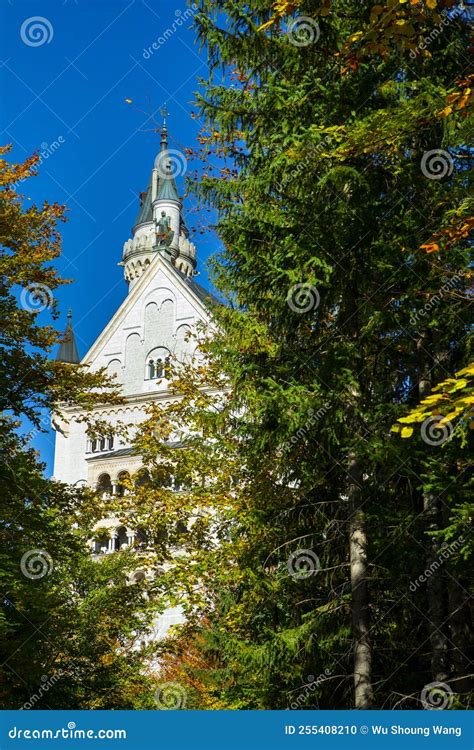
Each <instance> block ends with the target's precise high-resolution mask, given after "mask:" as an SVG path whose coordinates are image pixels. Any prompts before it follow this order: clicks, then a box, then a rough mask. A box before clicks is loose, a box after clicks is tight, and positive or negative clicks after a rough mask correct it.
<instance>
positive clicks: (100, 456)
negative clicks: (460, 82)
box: [53, 127, 212, 634]
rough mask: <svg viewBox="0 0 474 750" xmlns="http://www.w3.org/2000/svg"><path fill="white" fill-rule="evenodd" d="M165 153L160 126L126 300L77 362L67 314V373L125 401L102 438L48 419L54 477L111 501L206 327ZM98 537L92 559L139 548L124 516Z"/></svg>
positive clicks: (71, 421) (127, 255)
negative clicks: (76, 369) (98, 379)
mask: <svg viewBox="0 0 474 750" xmlns="http://www.w3.org/2000/svg"><path fill="white" fill-rule="evenodd" d="M171 156H172V154H171V153H170V151H169V150H168V137H167V132H166V128H165V127H163V130H162V133H161V150H160V152H159V154H158V156H157V157H156V159H155V162H154V165H153V169H152V173H151V178H150V182H149V185H148V188H147V190H146V192H145V193H143V194H142V195H141V199H140V208H139V213H138V217H137V220H136V222H135V224H134V227H133V230H132V238H131V239H129V240H127V242H126V243H125V246H124V254H123V260H122V265H123V266H124V275H125V279H126V281H127V283H128V294H127V295H126V297H125V299H124V301H123V303H122V304H121V305H120V307H119V309H118V310H117V311H116V313H115V314H114V316H113V317H112V319H111V320H110V321H109V323H108V324H107V325H106V326H105V328H104V330H103V331H102V332H101V333H99V335H98V336H97V339H96V341H95V342H94V343H93V345H92V346H91V348H90V349H89V351H88V352H87V354H86V355H85V356H84V357H83V359H82V360H79V355H78V351H77V346H76V342H75V339H74V333H73V330H72V323H71V316H70V315H68V323H67V327H66V332H65V335H64V340H63V343H62V344H61V346H60V350H59V353H58V359H60V360H61V361H64V362H69V363H70V364H71V366H74V364H78V363H79V361H80V363H81V364H84V365H88V366H89V367H90V368H91V369H93V370H98V369H100V368H105V370H106V371H107V373H108V374H109V375H111V376H114V377H115V379H116V381H117V383H118V384H119V385H120V388H121V391H122V394H123V397H124V404H121V405H117V406H113V405H104V406H103V407H97V408H96V410H95V413H94V416H95V417H97V418H100V419H101V420H103V421H104V422H105V423H106V424H107V425H108V426H109V428H110V429H109V430H107V434H106V435H104V436H103V437H98V438H94V439H90V438H89V437H88V435H87V433H86V426H85V424H84V422H83V421H81V416H82V413H81V411H80V410H79V409H75V408H66V409H65V410H64V411H65V412H66V415H65V416H66V419H64V420H60V419H59V417H58V416H57V415H55V416H54V418H53V428H54V429H55V430H56V441H55V456H54V478H55V479H57V480H60V481H62V482H66V483H68V484H72V485H88V486H90V487H92V488H95V489H96V490H97V491H98V492H101V493H106V494H109V495H116V494H118V495H119V494H122V493H123V492H125V491H126V490H125V487H126V485H127V483H128V481H129V480H130V478H132V479H133V476H134V475H135V474H136V472H137V471H138V470H139V469H140V468H141V458H140V456H138V455H135V454H134V452H133V449H132V440H133V436H134V434H135V433H136V430H137V429H138V427H139V425H140V423H141V422H142V421H144V420H145V419H146V417H147V414H146V408H147V406H148V405H149V404H150V403H152V402H159V403H160V404H166V402H167V401H169V400H172V399H173V400H174V399H175V398H176V396H175V394H173V393H172V392H171V390H170V384H169V380H168V368H167V362H168V360H170V359H172V358H176V359H177V361H179V362H184V361H186V360H187V359H188V358H190V357H192V356H193V355H194V350H195V342H194V341H193V339H192V337H190V336H189V335H188V334H189V333H190V332H192V331H193V330H195V329H196V325H197V324H198V323H199V322H200V321H202V322H205V323H206V322H209V321H210V310H209V303H210V302H211V301H212V296H211V295H210V294H209V292H207V291H206V289H204V288H203V287H202V286H200V284H198V283H197V282H196V281H195V280H194V278H193V276H194V274H195V268H196V250H195V247H194V245H193V244H192V243H191V242H190V241H189V233H188V230H187V228H186V225H185V223H184V218H183V206H182V202H181V200H180V198H179V195H178V190H177V186H176V182H175V178H174V176H173V173H172V167H171ZM104 291H105V290H104ZM124 424H125V425H127V427H128V428H129V434H128V436H127V438H124V437H122V436H119V432H118V427H119V425H124ZM177 449H179V447H178V446H177ZM96 531H97V536H96V538H95V539H94V540H92V542H91V546H92V551H93V553H94V554H96V555H103V554H111V553H115V552H117V551H120V549H124V548H125V547H126V546H130V545H133V546H137V545H138V546H139V548H140V549H141V548H143V547H144V546H146V537H144V532H143V531H140V530H136V529H133V528H129V527H128V526H127V525H124V523H123V519H122V520H120V519H119V518H113V517H109V518H106V519H103V520H102V521H100V522H99V524H97V530H96ZM181 621H182V615H181V612H180V611H179V610H178V609H171V610H167V611H166V612H164V613H163V615H162V616H161V618H160V619H159V621H158V623H157V628H158V630H157V632H159V633H161V634H163V633H164V632H166V629H167V628H168V627H169V625H171V624H173V623H175V622H181Z"/></svg>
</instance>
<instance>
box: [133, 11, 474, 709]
mask: <svg viewBox="0 0 474 750" xmlns="http://www.w3.org/2000/svg"><path fill="white" fill-rule="evenodd" d="M196 23H197V30H198V36H199V39H200V41H201V43H202V44H203V45H204V46H205V48H206V49H207V50H208V54H209V61H210V65H211V69H212V70H213V71H215V72H217V71H219V72H220V73H222V75H223V78H222V81H218V80H217V78H211V80H210V81H209V82H207V83H205V84H204V91H203V92H202V93H201V94H200V95H199V98H198V104H199V108H200V114H201V116H202V117H203V118H204V119H205V121H206V125H207V126H208V130H207V132H206V133H205V134H203V136H202V138H201V140H202V142H203V144H204V151H205V156H207V158H208V160H210V162H211V166H213V169H214V171H215V173H216V176H211V175H210V170H209V171H208V172H207V176H205V177H203V178H202V179H201V180H200V181H199V184H198V185H196V186H195V187H196V190H197V192H198V194H199V195H200V197H201V198H202V200H203V201H205V202H208V203H209V204H210V205H211V206H213V207H214V208H215V209H217V212H218V219H217V227H216V228H217V232H218V235H219V237H220V239H221V241H222V244H223V249H222V252H221V253H220V255H219V256H218V257H216V258H214V260H213V271H214V280H215V284H216V286H217V289H218V290H219V291H220V292H221V294H222V295H223V296H224V298H225V300H226V305H224V306H222V307H217V308H216V309H215V310H214V316H215V319H216V322H217V332H215V334H214V336H213V338H212V339H211V340H210V341H208V342H207V343H206V344H205V345H204V347H203V349H204V352H205V354H206V358H207V365H202V364H201V365H199V366H197V368H196V371H195V372H194V373H193V372H191V371H186V370H185V371H184V372H183V371H180V372H179V373H178V376H177V381H176V389H177V393H180V394H181V400H178V401H177V402H176V403H175V404H174V405H172V407H171V408H170V409H169V410H168V412H167V413H162V412H159V411H157V410H155V411H153V412H152V413H151V415H150V421H149V423H148V424H147V425H146V426H145V427H144V430H143V433H142V436H141V438H140V439H139V441H138V443H137V445H138V448H139V449H140V450H141V452H142V455H143V456H144V459H145V462H146V464H147V466H148V468H149V470H150V477H151V483H152V486H151V488H148V490H147V491H146V492H144V493H142V494H140V492H139V493H138V495H137V497H138V499H139V502H138V504H137V505H136V510H135V513H136V520H137V522H140V523H144V524H146V525H148V526H149V527H150V528H151V529H153V532H154V533H155V534H156V539H160V540H161V542H160V544H159V545H157V560H158V559H159V560H160V561H166V562H168V563H169V565H171V571H170V575H169V578H168V584H167V583H166V580H163V582H162V585H163V587H164V588H166V586H167V585H169V587H170V589H171V581H174V595H175V596H177V595H178V593H179V592H181V593H182V595H183V596H184V600H185V602H187V604H186V606H187V611H188V617H189V626H188V627H189V628H192V627H194V628H195V632H196V633H197V635H198V638H197V640H196V643H198V644H200V645H199V648H200V650H201V654H202V658H203V663H205V664H209V663H211V664H212V665H213V666H212V668H211V669H210V670H209V672H208V674H207V681H206V689H205V691H206V700H205V701H203V705H206V707H207V706H208V705H209V690H211V693H212V694H213V695H214V697H215V699H216V701H219V704H220V705H222V704H223V705H225V706H228V707H232V708H273V709H274V708H284V707H287V706H288V705H289V706H291V707H296V708H300V707H320V708H347V707H349V708H351V707H355V708H370V707H374V708H382V707H404V708H405V707H406V708H421V707H422V706H423V701H425V702H426V700H427V698H426V695H429V694H430V692H429V691H430V689H431V687H430V686H431V684H432V683H433V682H439V681H442V682H448V683H449V684H448V688H447V689H446V691H447V692H446V704H448V705H456V704H455V703H454V697H453V696H454V694H456V695H457V696H458V697H457V698H456V700H457V701H458V703H459V705H466V704H467V702H468V700H469V697H468V696H467V691H468V687H469V686H468V684H467V683H468V680H467V679H466V677H467V675H468V672H469V670H468V660H469V651H468V650H467V649H468V644H467V639H466V631H467V630H468V629H469V622H470V620H469V618H470V615H469V604H468V595H467V593H466V589H467V587H466V578H465V576H466V570H465V561H466V559H467V558H468V555H469V553H470V551H471V550H470V548H471V542H470V540H469V537H468V528H467V514H466V510H467V506H466V504H465V502H464V500H463V499H462V498H463V496H471V487H472V484H471V483H470V482H469V480H468V479H467V471H466V470H467V468H468V463H469V453H468V444H467V443H465V444H463V445H462V446H461V447H460V446H459V445H454V444H453V443H452V442H449V441H438V440H437V439H433V436H432V434H431V431H430V426H431V425H430V424H424V427H423V428H422V430H421V438H418V439H417V441H416V443H409V442H408V441H404V440H401V439H400V438H399V436H397V435H396V434H394V433H393V432H391V425H392V424H393V422H394V421H395V420H396V419H397V418H398V417H399V416H400V414H402V413H403V409H404V408H405V405H406V407H407V409H409V408H411V407H414V406H415V404H416V403H417V402H418V400H419V397H420V395H421V396H422V397H424V396H426V395H427V394H428V392H429V389H430V388H431V387H432V386H433V385H434V384H435V383H436V382H439V381H440V380H443V379H445V378H446V377H447V376H452V375H453V373H454V372H456V371H457V370H459V369H460V368H462V367H464V366H466V365H467V364H468V361H469V359H468V358H469V353H470V351H469V340H468V338H467V336H468V332H469V323H470V316H469V309H468V304H467V302H468V299H469V287H470V277H471V274H470V266H469V244H468V239H467V231H468V229H469V226H470V224H471V219H470V218H469V211H470V206H471V203H470V200H469V199H468V198H467V197H466V196H467V195H468V194H469V192H468V191H469V186H470V183H471V179H472V178H471V172H470V171H469V169H468V165H469V161H470V156H471V154H470V151H469V149H468V148H467V147H466V143H467V136H468V130H469V117H468V116H467V113H468V108H467V104H468V103H469V100H470V97H471V93H470V91H471V89H470V79H469V78H467V77H466V74H465V72H464V67H465V54H466V49H467V44H468V31H467V24H466V17H465V13H464V11H462V10H461V9H460V5H459V4H458V3H442V2H439V3H437V2H434V0H433V1H431V0H430V1H429V2H421V1H420V2H418V3H410V4H408V3H397V2H390V3H387V4H386V6H382V5H375V4H374V5H371V4H362V3H361V4H354V3H353V2H345V1H344V0H335V1H334V2H329V0H327V1H325V2H316V1H312V0H308V1H307V2H306V1H305V0H301V1H300V2H293V3H278V4H274V5H273V6H270V4H269V3H268V2H264V1H263V0H253V1H252V0H251V1H250V2H246V3H241V2H230V0H219V1H218V2H215V1H214V0H212V1H211V0H201V2H200V3H199V13H198V15H197V17H196ZM219 389H223V390H224V393H225V394H226V395H225V397H222V396H219V395H217V394H218V391H219ZM183 425H186V430H183V427H182V426H183ZM405 434H406V433H405ZM171 435H172V436H173V439H176V435H181V439H182V440H183V441H185V447H184V448H183V449H181V450H179V451H177V450H174V451H173V450H172V449H170V447H169V445H167V444H166V443H165V444H163V441H164V440H166V438H169V437H170V436H171ZM404 436H405V435H404V434H403V432H402V437H404ZM173 475H174V476H180V477H181V478H182V482H183V488H184V489H183V491H182V492H181V493H179V494H178V495H176V493H173V492H172V491H171V490H170V489H167V488H166V487H164V486H163V484H164V482H165V481H166V480H169V479H170V478H171V477H172V476H173ZM189 487H190V488H189ZM130 502H132V501H130ZM185 529H188V530H187V532H186V531H184V530H185ZM179 530H181V531H179ZM456 535H457V536H456ZM447 543H449V548H448V552H446V546H445V545H446V544H447ZM443 545H444V546H443ZM176 548H179V549H180V550H181V553H182V554H181V555H179V556H178V557H176V555H175V551H176ZM422 579H423V580H422ZM185 638H186V643H187V642H189V638H190V635H189V631H188V632H187V633H186V636H185ZM175 648H177V649H178V651H179V640H178V641H176V642H175ZM182 653H183V654H186V653H187V649H186V648H184V647H183V648H182ZM183 659H184V663H182V664H181V665H180V666H179V667H177V675H178V677H179V676H180V675H181V678H182V679H183V680H185V681H186V680H188V683H189V685H190V690H191V691H192V694H193V701H195V705H197V706H199V688H198V687H196V686H197V684H198V683H199V680H198V678H202V676H203V675H202V674H199V667H196V659H195V658H194V666H193V664H191V663H187V662H186V657H185V656H183ZM190 675H191V677H192V676H193V675H194V677H195V678H196V680H195V681H194V682H193V681H192V679H190ZM212 682H213V685H212Z"/></svg>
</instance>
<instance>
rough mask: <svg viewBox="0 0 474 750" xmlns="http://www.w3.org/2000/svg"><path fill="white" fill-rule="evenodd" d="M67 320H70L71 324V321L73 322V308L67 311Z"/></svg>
mask: <svg viewBox="0 0 474 750" xmlns="http://www.w3.org/2000/svg"><path fill="white" fill-rule="evenodd" d="M67 319H68V321H69V322H71V320H72V308H69V310H68V311H67Z"/></svg>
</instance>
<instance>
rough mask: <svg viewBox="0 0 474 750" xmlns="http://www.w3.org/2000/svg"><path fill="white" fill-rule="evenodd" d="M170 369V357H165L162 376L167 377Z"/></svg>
mask: <svg viewBox="0 0 474 750" xmlns="http://www.w3.org/2000/svg"><path fill="white" fill-rule="evenodd" d="M170 370H171V368H170V358H169V357H166V359H165V366H164V372H163V377H165V378H169V377H170V374H171V371H170Z"/></svg>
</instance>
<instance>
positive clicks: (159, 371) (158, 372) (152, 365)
mask: <svg viewBox="0 0 474 750" xmlns="http://www.w3.org/2000/svg"><path fill="white" fill-rule="evenodd" d="M145 361H146V368H145V379H147V380H155V379H156V380H160V379H162V378H166V377H168V374H167V368H168V365H169V362H170V351H169V349H167V348H166V347H165V346H157V347H156V348H155V349H152V350H151V352H148V355H147V357H146V360H145Z"/></svg>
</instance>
